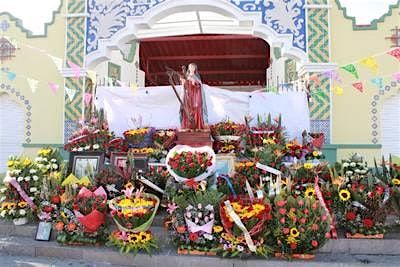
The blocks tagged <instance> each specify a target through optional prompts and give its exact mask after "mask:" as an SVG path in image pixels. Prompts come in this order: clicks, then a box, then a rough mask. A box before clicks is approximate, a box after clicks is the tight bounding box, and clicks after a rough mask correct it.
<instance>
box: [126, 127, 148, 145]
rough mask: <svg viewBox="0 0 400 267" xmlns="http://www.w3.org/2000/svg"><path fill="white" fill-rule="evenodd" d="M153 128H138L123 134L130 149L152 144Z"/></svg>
mask: <svg viewBox="0 0 400 267" xmlns="http://www.w3.org/2000/svg"><path fill="white" fill-rule="evenodd" d="M153 132H154V128H149V127H147V128H138V129H131V130H127V131H125V132H124V133H123V135H124V137H125V139H126V140H127V142H128V143H129V145H130V147H134V148H141V147H148V146H150V145H151V144H152V142H153V140H152V137H153Z"/></svg>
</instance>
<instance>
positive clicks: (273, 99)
mask: <svg viewBox="0 0 400 267" xmlns="http://www.w3.org/2000/svg"><path fill="white" fill-rule="evenodd" d="M203 89H204V92H205V98H206V105H207V112H208V124H214V123H217V122H220V121H222V120H225V119H227V118H229V119H230V120H232V121H235V122H240V123H243V122H244V116H251V117H253V118H254V120H253V121H252V122H251V124H252V125H255V124H256V123H257V114H260V115H262V116H264V115H265V116H266V115H268V113H271V115H272V117H273V118H274V117H277V116H279V114H281V115H282V124H283V126H284V127H285V129H286V133H287V134H288V137H289V138H297V139H299V140H301V133H302V131H304V130H307V131H309V129H310V115H309V109H308V102H307V96H306V94H305V93H304V92H285V93H279V94H275V93H261V92H233V91H229V90H225V89H221V88H217V87H211V86H208V85H203ZM177 90H178V93H180V94H182V88H181V86H177ZM95 103H96V106H97V108H104V110H105V112H106V114H107V119H108V122H109V125H110V129H111V130H112V131H114V133H115V134H116V135H117V136H122V133H123V132H124V131H125V130H128V129H131V128H136V127H148V126H152V127H155V128H162V129H166V128H179V127H180V121H179V107H180V105H179V102H178V100H177V98H176V96H175V94H174V92H173V90H172V88H171V86H154V87H143V88H137V89H136V90H134V89H132V88H130V87H98V88H97V94H96V101H95Z"/></svg>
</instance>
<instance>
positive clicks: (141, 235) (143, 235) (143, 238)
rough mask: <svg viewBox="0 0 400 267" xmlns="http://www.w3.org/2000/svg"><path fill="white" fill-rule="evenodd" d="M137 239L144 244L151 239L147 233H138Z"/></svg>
mask: <svg viewBox="0 0 400 267" xmlns="http://www.w3.org/2000/svg"><path fill="white" fill-rule="evenodd" d="M138 237H139V240H140V241H141V242H142V243H146V242H148V241H149V240H150V239H151V235H150V234H149V233H146V232H140V233H139V234H138Z"/></svg>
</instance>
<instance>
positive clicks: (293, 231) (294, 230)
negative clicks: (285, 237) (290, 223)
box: [290, 227, 300, 238]
mask: <svg viewBox="0 0 400 267" xmlns="http://www.w3.org/2000/svg"><path fill="white" fill-rule="evenodd" d="M299 235H300V232H299V230H297V228H295V227H293V228H291V229H290V236H292V237H295V238H296V237H298V236H299Z"/></svg>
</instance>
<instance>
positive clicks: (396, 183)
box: [392, 178, 400, 185]
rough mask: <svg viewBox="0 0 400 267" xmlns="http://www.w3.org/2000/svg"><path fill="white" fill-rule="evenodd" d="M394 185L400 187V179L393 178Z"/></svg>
mask: <svg viewBox="0 0 400 267" xmlns="http://www.w3.org/2000/svg"><path fill="white" fill-rule="evenodd" d="M392 184H393V185H400V179H397V178H393V179H392Z"/></svg>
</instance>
